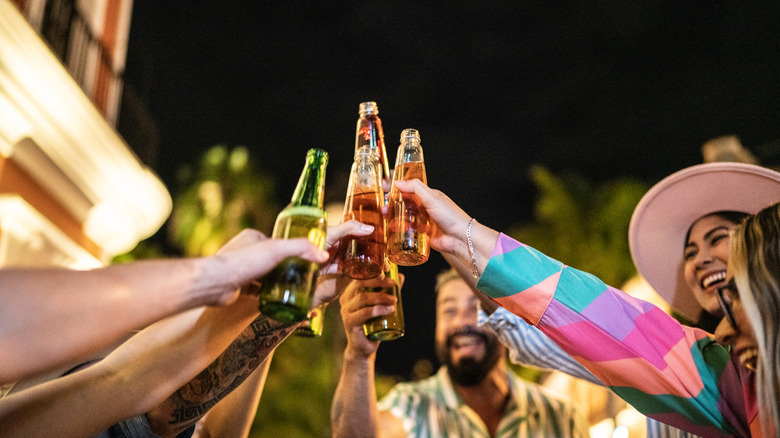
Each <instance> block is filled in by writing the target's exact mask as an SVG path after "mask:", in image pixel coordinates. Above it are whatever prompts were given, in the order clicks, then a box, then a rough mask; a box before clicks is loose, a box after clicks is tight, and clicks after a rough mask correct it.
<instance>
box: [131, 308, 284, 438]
mask: <svg viewBox="0 0 780 438" xmlns="http://www.w3.org/2000/svg"><path fill="white" fill-rule="evenodd" d="M296 325H297V324H294V325H289V324H281V323H278V322H276V321H273V320H271V319H269V318H267V317H265V316H263V315H260V316H258V317H257V318H256V319H255V320H254V321H253V322H252V323H251V324H250V326H249V328H247V329H246V330H244V332H243V333H241V335H240V336H238V338H237V339H236V340H235V341H233V343H232V344H231V345H230V346H229V347H228V349H227V350H226V351H225V352H224V353H223V354H221V355H220V356H219V358H217V360H215V361H214V362H213V363H212V364H211V365H209V366H208V368H206V369H205V370H203V372H201V373H200V374H198V376H197V377H195V378H194V379H192V380H191V381H190V382H188V383H187V384H185V385H184V386H182V387H181V388H179V389H178V390H176V391H175V392H174V393H173V395H171V396H170V397H168V398H167V399H166V400H165V401H164V402H163V403H161V404H160V405H158V406H156V407H155V408H154V409H152V410H151V411H149V412H147V414H146V417H147V419H148V420H149V424H150V425H151V427H152V430H153V431H154V432H155V433H156V434H158V435H161V436H175V435H176V434H178V433H179V432H181V431H182V430H184V429H186V428H188V427H190V426H191V425H192V424H194V423H195V422H196V421H198V420H199V419H200V418H201V417H202V416H203V415H204V414H205V413H206V412H208V410H209V409H211V408H212V407H213V406H214V405H216V404H217V402H219V401H220V400H222V399H224V398H225V397H227V395H228V394H230V393H231V392H232V391H233V390H235V389H236V388H238V386H239V385H241V384H242V383H243V382H244V381H245V380H246V379H247V378H249V376H250V375H251V374H252V372H253V371H255V369H256V368H257V367H259V366H260V365H261V364H263V362H265V361H266V359H267V358H268V357H269V356H270V355H271V354H272V353H273V351H274V349H275V348H276V347H277V346H278V345H279V344H281V343H282V341H284V340H285V339H286V338H287V337H288V336H289V335H290V334H291V333H292V332H293V331H294V330H295V326H296ZM258 396H259V394H258Z"/></svg>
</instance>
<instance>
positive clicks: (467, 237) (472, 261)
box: [466, 218, 480, 280]
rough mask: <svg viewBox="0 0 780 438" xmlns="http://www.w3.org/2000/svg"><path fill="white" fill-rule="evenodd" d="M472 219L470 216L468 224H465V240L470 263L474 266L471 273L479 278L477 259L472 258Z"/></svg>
mask: <svg viewBox="0 0 780 438" xmlns="http://www.w3.org/2000/svg"><path fill="white" fill-rule="evenodd" d="M474 221H475V219H474V218H471V220H470V221H469V224H468V225H466V240H467V241H468V244H469V256H471V264H472V265H473V266H474V270H473V271H471V275H473V276H474V278H476V279H477V280H479V275H480V274H479V268H477V260H476V259H475V258H474V244H473V243H472V242H471V225H472V224H473V223H474Z"/></svg>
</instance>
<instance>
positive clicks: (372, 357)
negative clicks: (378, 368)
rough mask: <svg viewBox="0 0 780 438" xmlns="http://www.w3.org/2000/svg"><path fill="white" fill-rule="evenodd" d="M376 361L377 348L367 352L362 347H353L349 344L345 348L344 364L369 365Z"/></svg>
mask: <svg viewBox="0 0 780 438" xmlns="http://www.w3.org/2000/svg"><path fill="white" fill-rule="evenodd" d="M375 361H376V350H374V351H373V352H371V353H367V352H366V351H365V350H363V349H362V348H353V347H350V346H349V345H347V348H345V349H344V365H345V366H346V365H347V364H350V365H360V364H363V365H368V366H373V365H374V362H375Z"/></svg>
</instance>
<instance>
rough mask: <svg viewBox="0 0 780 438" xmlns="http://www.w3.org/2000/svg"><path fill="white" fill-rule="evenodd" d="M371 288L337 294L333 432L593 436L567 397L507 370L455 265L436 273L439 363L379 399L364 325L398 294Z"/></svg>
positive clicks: (358, 286)
mask: <svg viewBox="0 0 780 438" xmlns="http://www.w3.org/2000/svg"><path fill="white" fill-rule="evenodd" d="M376 281H379V280H376ZM372 286H375V284H371V283H370V282H369V283H366V282H357V281H356V282H353V283H351V284H350V285H349V286H348V287H347V289H346V291H345V292H344V294H343V295H342V296H341V298H340V303H341V317H342V321H343V323H344V329H345V331H346V334H347V348H346V349H345V350H344V365H343V368H342V370H341V377H340V379H339V384H338V387H337V388H336V393H335V394H334V397H333V405H332V408H331V423H332V424H331V427H332V432H333V436H334V437H339V438H342V437H372V436H382V437H388V436H389V437H587V436H588V431H587V426H586V425H585V422H584V420H583V419H582V417H581V416H580V415H579V414H578V413H577V412H576V410H575V409H574V407H573V406H572V405H571V404H570V403H569V402H568V401H567V400H565V399H563V398H562V397H560V396H558V395H553V394H552V393H550V392H548V391H546V390H545V389H544V388H542V387H540V386H538V385H536V384H533V383H530V382H526V381H524V380H522V379H520V378H519V377H518V376H517V375H515V374H514V373H513V372H512V371H511V370H509V369H508V367H507V362H506V349H505V348H504V346H503V345H501V343H499V341H498V338H497V337H496V335H495V334H494V333H493V332H490V331H487V330H485V329H482V328H480V327H478V326H477V314H478V310H479V299H478V298H477V296H476V295H475V294H474V292H473V291H472V290H471V288H470V286H469V285H468V284H467V283H466V282H465V281H463V280H462V279H461V278H460V277H459V276H458V274H457V272H455V271H454V270H448V271H445V272H443V273H441V274H439V276H438V277H437V282H436V293H437V297H436V353H437V356H438V359H439V361H440V362H441V368H439V371H438V372H437V373H436V374H435V375H433V376H431V377H428V378H427V379H424V380H421V381H419V382H410V383H399V384H397V385H395V386H394V387H393V389H392V390H391V391H390V392H389V393H388V394H387V395H386V396H385V397H383V398H382V400H380V401H379V402H378V403H377V401H376V388H375V386H374V363H375V360H376V352H377V349H378V347H379V342H378V341H370V340H369V339H368V338H366V336H365V334H364V333H363V328H362V324H363V322H365V321H366V320H367V319H369V318H372V317H374V316H378V315H384V314H388V313H390V312H391V311H392V306H393V305H394V304H395V298H394V297H392V296H389V295H386V294H383V293H365V292H363V291H364V290H366V289H367V288H369V289H370V287H372Z"/></svg>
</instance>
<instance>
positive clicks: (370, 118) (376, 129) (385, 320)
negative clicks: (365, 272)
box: [355, 102, 404, 341]
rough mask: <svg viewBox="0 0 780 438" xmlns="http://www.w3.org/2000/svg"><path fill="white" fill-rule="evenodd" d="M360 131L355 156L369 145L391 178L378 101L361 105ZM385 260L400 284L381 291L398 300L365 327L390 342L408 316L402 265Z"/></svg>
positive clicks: (372, 336) (375, 337) (400, 333)
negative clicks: (387, 312)
mask: <svg viewBox="0 0 780 438" xmlns="http://www.w3.org/2000/svg"><path fill="white" fill-rule="evenodd" d="M356 131H357V134H356V135H355V153H357V152H358V151H359V150H360V148H361V147H365V146H368V147H369V148H371V150H372V151H375V152H376V154H377V155H378V156H379V162H380V165H381V167H382V179H384V178H388V179H390V177H391V176H390V165H389V162H388V158H387V151H386V149H385V134H384V131H383V129H382V120H381V119H380V118H379V107H378V106H377V104H376V102H363V103H361V104H360V118H359V119H358V122H357V130H356ZM387 201H388V198H387V194H385V196H383V197H382V202H383V204H382V205H386V204H387ZM383 224H384V227H385V228H386V221H384V220H383ZM383 237H385V236H383ZM384 259H385V266H387V267H388V270H386V271H385V277H389V278H392V279H394V280H395V282H396V285H395V286H394V287H390V288H380V289H379V292H380V293H386V294H391V295H395V296H396V297H397V298H398V301H397V302H396V305H395V311H394V312H393V313H391V314H390V315H385V316H377V317H375V318H372V319H371V320H370V321H367V322H366V323H365V324H363V331H364V332H365V334H366V336H367V337H368V338H369V339H372V340H381V341H390V340H392V339H397V338H400V337H401V336H403V335H404V314H403V307H402V305H401V289H400V287H399V283H398V265H396V264H395V263H393V262H391V261H390V260H389V259H388V258H387V256H385V257H384Z"/></svg>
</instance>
